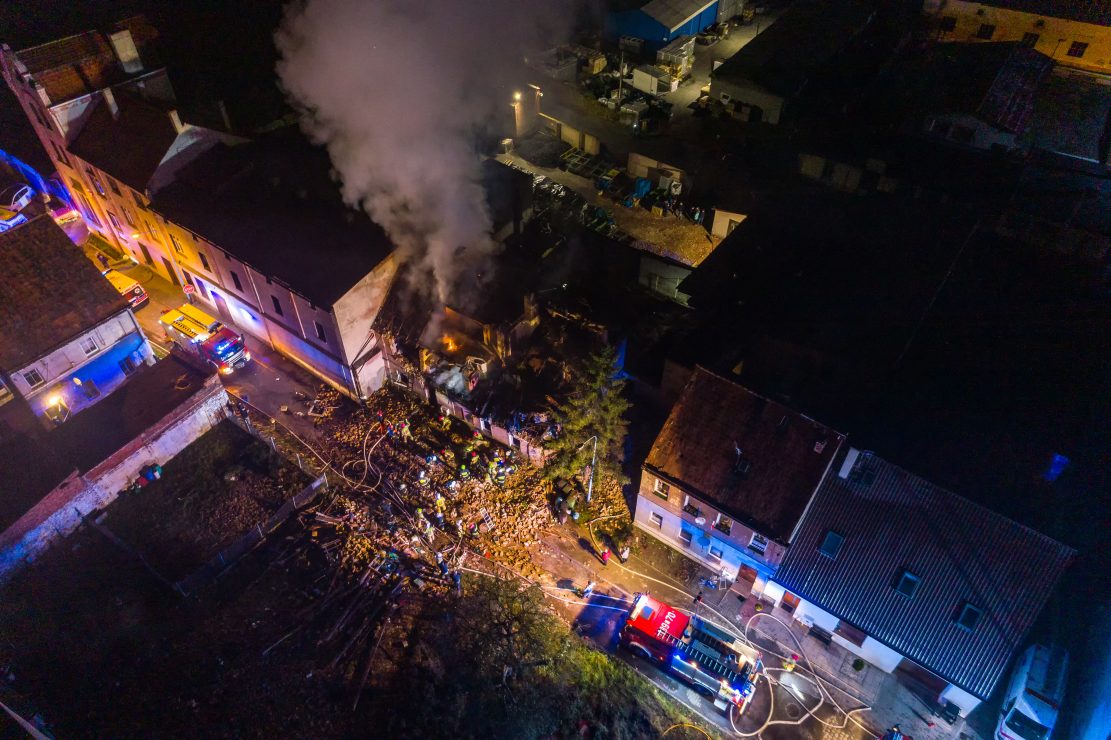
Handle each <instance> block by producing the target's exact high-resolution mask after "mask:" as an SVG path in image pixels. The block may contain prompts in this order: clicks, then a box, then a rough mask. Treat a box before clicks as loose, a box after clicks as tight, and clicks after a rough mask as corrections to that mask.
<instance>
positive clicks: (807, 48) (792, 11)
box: [711, 0, 876, 96]
mask: <svg viewBox="0 0 1111 740" xmlns="http://www.w3.org/2000/svg"><path fill="white" fill-rule="evenodd" d="M875 9H876V3H875V2H874V1H873V0H801V1H800V2H797V3H795V4H794V5H792V6H791V7H790V8H788V9H787V11H786V12H785V13H783V15H782V16H780V17H779V19H778V20H776V22H775V23H773V24H772V25H771V26H769V27H768V28H767V29H766V30H765V31H763V32H762V33H760V34H759V35H757V36H756V37H755V38H754V39H752V41H749V42H748V43H747V44H745V45H744V46H742V47H741V48H740V50H739V51H738V52H737V53H736V54H734V55H733V56H731V57H729V58H728V59H727V60H725V62H724V63H723V64H722V65H721V66H720V67H718V68H717V69H715V70H714V71H713V73H712V74H711V77H712V78H713V79H722V80H741V81H749V82H752V83H755V84H757V85H760V86H761V87H763V88H765V89H767V90H770V91H771V92H773V93H776V94H777V95H782V96H790V95H795V94H797V93H798V92H799V91H800V90H801V89H802V88H803V87H804V86H805V84H806V81H807V80H808V79H809V77H810V75H811V74H812V73H813V72H815V71H816V70H819V69H822V68H824V67H825V66H826V65H827V64H828V63H829V61H830V60H831V59H833V57H834V56H836V55H837V53H838V52H840V51H841V50H842V49H844V48H845V46H846V45H847V44H848V43H849V41H851V40H852V38H853V37H854V36H856V35H857V34H858V33H860V32H861V31H862V30H864V28H865V27H867V26H868V24H869V23H870V22H871V20H872V17H873V15H874V14H875Z"/></svg>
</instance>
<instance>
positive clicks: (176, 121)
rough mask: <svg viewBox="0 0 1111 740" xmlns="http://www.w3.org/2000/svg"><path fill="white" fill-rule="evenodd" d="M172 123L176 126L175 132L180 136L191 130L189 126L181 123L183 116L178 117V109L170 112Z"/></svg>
mask: <svg viewBox="0 0 1111 740" xmlns="http://www.w3.org/2000/svg"><path fill="white" fill-rule="evenodd" d="M170 123H172V124H173V125H174V132H175V133H178V134H180V133H181V132H182V131H184V130H185V129H187V128H189V126H188V124H185V123H182V122H181V116H180V115H178V112H177V109H173V110H171V111H170Z"/></svg>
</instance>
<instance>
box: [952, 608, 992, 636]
mask: <svg viewBox="0 0 1111 740" xmlns="http://www.w3.org/2000/svg"><path fill="white" fill-rule="evenodd" d="M982 616H984V610H983V609H981V608H980V607H978V606H973V605H972V604H970V603H968V602H967V601H966V602H964V603H963V604H961V607H960V609H959V610H958V611H957V616H956V619H954V620H953V621H954V622H956V623H957V626H958V627H960V628H961V629H963V630H967V631H969V632H972V631H973V630H975V629H976V625H978V624H979V623H980V617H982Z"/></svg>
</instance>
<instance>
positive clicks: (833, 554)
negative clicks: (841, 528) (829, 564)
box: [818, 529, 845, 560]
mask: <svg viewBox="0 0 1111 740" xmlns="http://www.w3.org/2000/svg"><path fill="white" fill-rule="evenodd" d="M844 542H845V538H844V536H843V535H840V534H838V533H837V532H834V531H833V530H832V529H831V530H829V531H828V532H826V536H825V539H823V540H822V545H821V547H819V548H818V552H820V553H821V554H823V555H825V556H826V557H827V558H829V559H830V560H836V559H837V553H839V552H841V545H842V544H844Z"/></svg>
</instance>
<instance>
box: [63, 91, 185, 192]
mask: <svg viewBox="0 0 1111 740" xmlns="http://www.w3.org/2000/svg"><path fill="white" fill-rule="evenodd" d="M113 98H114V99H115V101H116V106H117V108H118V112H117V113H113V112H112V109H111V106H110V105H109V104H108V101H107V100H105V98H103V97H100V98H98V99H97V101H96V102H95V103H94V104H93V109H92V112H90V113H89V114H88V120H87V121H86V122H85V124H84V125H83V126H82V127H81V132H80V133H79V134H78V135H77V138H75V139H74V140H73V143H72V144H70V145H69V151H70V152H72V153H73V154H76V155H77V156H78V157H80V158H81V159H83V160H85V161H86V162H88V163H89V164H91V165H93V166H94V167H96V168H98V169H100V170H103V171H104V172H107V173H108V174H109V175H111V176H112V177H114V178H116V179H117V180H119V181H120V182H122V183H124V184H126V185H128V186H129V187H131V188H134V189H135V190H138V191H139V192H143V191H145V190H146V188H147V185H148V183H150V180H151V178H152V177H153V176H154V173H155V171H156V170H157V169H158V165H159V164H160V163H161V162H162V160H163V159H164V158H165V157H166V154H167V152H169V151H170V149H171V147H173V146H174V143H175V141H176V140H177V138H178V136H179V134H178V131H177V129H176V128H175V127H174V124H173V122H172V121H171V120H170V111H169V110H168V109H166V108H162V107H160V106H157V105H154V104H152V103H149V102H147V101H145V100H141V99H139V98H137V97H134V96H132V95H129V94H127V93H125V92H123V91H121V90H117V91H115V93H114V94H113Z"/></svg>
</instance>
